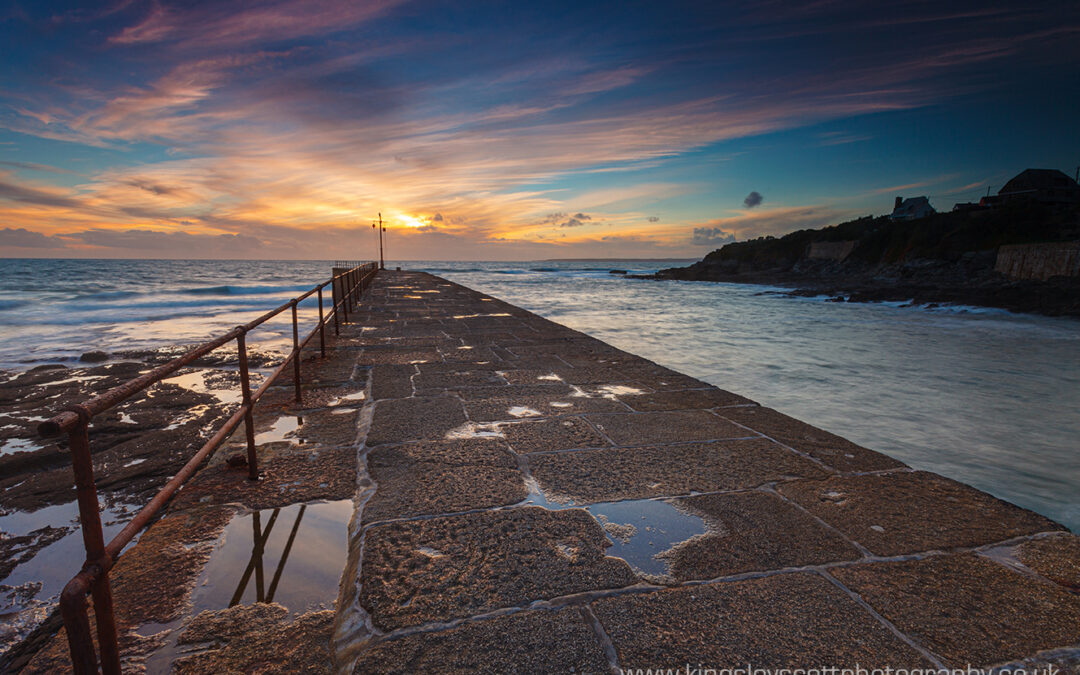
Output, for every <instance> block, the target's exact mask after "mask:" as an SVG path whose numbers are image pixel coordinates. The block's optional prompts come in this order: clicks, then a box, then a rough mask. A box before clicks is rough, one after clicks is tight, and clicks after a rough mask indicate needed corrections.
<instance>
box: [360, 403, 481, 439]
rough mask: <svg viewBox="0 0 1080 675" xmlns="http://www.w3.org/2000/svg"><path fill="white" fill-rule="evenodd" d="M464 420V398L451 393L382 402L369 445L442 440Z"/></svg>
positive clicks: (377, 407) (378, 408) (376, 414)
mask: <svg viewBox="0 0 1080 675" xmlns="http://www.w3.org/2000/svg"><path fill="white" fill-rule="evenodd" d="M464 423H465V411H464V409H463V408H462V405H461V401H460V400H459V399H457V398H453V397H451V396H427V397H416V398H405V399H397V400H390V401H379V402H378V403H376V404H375V417H374V419H373V420H372V422H371V429H370V430H369V431H368V434H367V444H368V445H378V444H379V443H402V442H405V441H416V440H425V439H427V440H435V439H440V438H443V437H445V436H446V434H447V433H448V432H449V431H450V430H452V429H454V428H456V427H459V426H461V425H462V424H464Z"/></svg>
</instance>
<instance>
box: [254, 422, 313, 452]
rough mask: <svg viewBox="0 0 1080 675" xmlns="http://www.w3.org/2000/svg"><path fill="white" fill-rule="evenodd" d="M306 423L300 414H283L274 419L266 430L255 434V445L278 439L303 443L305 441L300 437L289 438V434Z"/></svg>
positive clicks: (298, 443) (297, 443)
mask: <svg viewBox="0 0 1080 675" xmlns="http://www.w3.org/2000/svg"><path fill="white" fill-rule="evenodd" d="M303 424H304V418H303V417H300V416H298V415H282V416H281V417H279V418H277V419H276V420H275V421H274V424H273V426H271V427H270V428H269V429H267V430H266V431H263V432H260V433H257V434H255V445H262V444H263V443H274V442H277V441H289V442H290V443H294V444H296V445H303V444H304V441H303V439H300V438H287V437H288V436H289V434H291V433H293V432H294V431H296V430H297V429H299V428H300V427H301V425H303Z"/></svg>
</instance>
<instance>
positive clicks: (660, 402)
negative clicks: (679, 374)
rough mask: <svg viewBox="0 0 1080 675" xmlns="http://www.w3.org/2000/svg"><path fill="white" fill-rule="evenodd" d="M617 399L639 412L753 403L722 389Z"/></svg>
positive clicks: (671, 392) (666, 392) (702, 408)
mask: <svg viewBox="0 0 1080 675" xmlns="http://www.w3.org/2000/svg"><path fill="white" fill-rule="evenodd" d="M619 400H620V401H622V402H623V403H625V404H627V405H628V406H630V407H631V408H633V409H634V410H637V411H639V412H652V411H657V410H705V409H709V408H723V407H729V406H734V405H750V404H753V401H751V400H750V399H748V398H744V397H742V396H739V395H738V394H733V393H731V392H730V391H724V390H723V389H692V390H688V391H660V392H656V393H653V394H637V395H624V396H619Z"/></svg>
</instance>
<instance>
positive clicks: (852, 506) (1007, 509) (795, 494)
mask: <svg viewBox="0 0 1080 675" xmlns="http://www.w3.org/2000/svg"><path fill="white" fill-rule="evenodd" d="M777 489H778V490H779V491H780V493H781V494H783V495H784V496H786V497H789V498H790V499H792V500H794V501H796V502H798V503H799V504H801V505H802V506H803V507H805V508H806V509H807V510H808V511H810V512H811V513H813V514H814V515H816V516H818V517H819V518H821V519H822V520H824V521H825V522H827V523H829V524H830V525H832V526H834V527H836V528H837V529H839V530H841V531H842V532H844V533H845V534H847V535H848V536H849V537H851V538H852V539H854V540H855V541H857V542H859V543H860V544H862V545H863V546H865V547H866V548H868V549H870V551H872V552H874V553H876V554H877V555H882V556H892V555H901V554H904V553H915V552H919V551H929V550H934V549H949V548H955V547H962V546H980V545H983V544H989V543H992V542H996V541H1002V540H1005V539H1010V538H1012V537H1018V536H1021V535H1026V534H1035V533H1037V532H1047V531H1054V530H1062V529H1064V528H1063V527H1062V526H1061V525H1058V524H1057V523H1055V522H1054V521H1052V520H1050V519H1049V518H1045V517H1043V516H1040V515H1038V514H1036V513H1032V512H1031V511H1026V510H1024V509H1022V508H1020V507H1018V506H1014V505H1012V504H1010V503H1008V502H1004V501H1001V500H1000V499H996V498H995V497H992V496H990V495H988V494H986V493H985V492H981V491H979V490H976V489H975V488H973V487H970V486H967V485H964V484H963V483H958V482H956V481H953V480H949V479H947V478H944V477H942V476H939V475H937V474H933V473H929V472H926V471H916V472H907V471H903V472H898V473H891V474H886V475H867V476H834V477H831V478H828V479H826V480H823V481H797V482H791V483H784V484H781V485H778V486H777Z"/></svg>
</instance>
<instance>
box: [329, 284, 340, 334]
mask: <svg viewBox="0 0 1080 675" xmlns="http://www.w3.org/2000/svg"><path fill="white" fill-rule="evenodd" d="M330 288H331V289H333V290H332V292H331V293H330V296H331V298H332V301H333V303H334V306H333V307H331V308H330V313H331V314H333V315H334V335H341V326H340V325H339V324H340V322H339V319H338V305H337V304H338V298H339V297H341V296H339V295H338V290H337V279H334V278H331V279H330Z"/></svg>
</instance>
